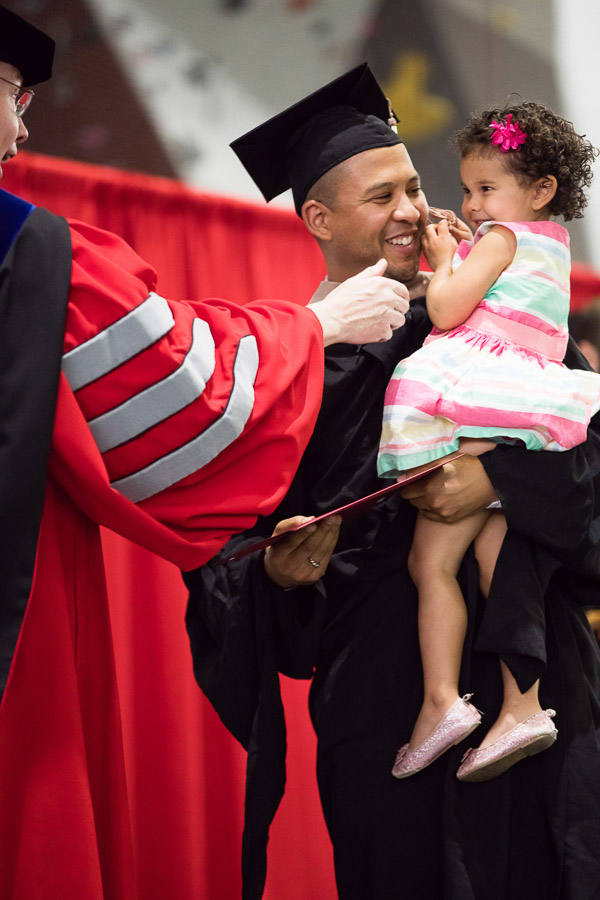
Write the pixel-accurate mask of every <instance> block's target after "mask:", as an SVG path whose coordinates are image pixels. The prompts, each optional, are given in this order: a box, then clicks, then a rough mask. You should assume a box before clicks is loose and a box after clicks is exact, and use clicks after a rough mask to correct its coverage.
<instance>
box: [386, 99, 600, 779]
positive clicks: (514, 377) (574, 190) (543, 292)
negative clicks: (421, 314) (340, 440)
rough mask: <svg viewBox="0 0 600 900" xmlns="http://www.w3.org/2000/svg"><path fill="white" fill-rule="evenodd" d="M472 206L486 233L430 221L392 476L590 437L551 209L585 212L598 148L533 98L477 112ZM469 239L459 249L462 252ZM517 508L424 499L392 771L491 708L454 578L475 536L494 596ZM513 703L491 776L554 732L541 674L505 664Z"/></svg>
mask: <svg viewBox="0 0 600 900" xmlns="http://www.w3.org/2000/svg"><path fill="white" fill-rule="evenodd" d="M456 144H457V147H458V150H459V154H460V157H461V167H460V171H461V180H462V187H463V191H464V201H463V205H462V213H463V217H464V218H465V219H466V220H467V221H468V223H469V224H470V225H471V227H472V228H473V229H474V231H475V236H474V239H473V241H471V242H466V241H462V242H461V243H460V245H458V247H457V243H456V241H455V240H454V238H453V237H452V236H451V234H450V229H449V226H448V223H447V222H446V221H441V222H440V223H439V224H438V225H437V226H433V225H430V226H428V227H427V233H426V235H425V238H424V249H425V253H426V255H427V259H428V261H429V263H430V265H431V268H432V269H433V272H434V274H433V276H432V278H431V282H430V284H429V287H428V290H427V309H428V312H429V316H430V318H431V320H432V322H433V324H434V328H433V331H432V333H431V335H430V336H429V337H428V339H427V341H426V342H425V345H424V346H423V347H422V348H421V349H420V350H418V351H417V352H416V353H413V354H412V356H410V357H408V359H405V360H403V361H402V362H400V363H399V365H398V366H397V368H396V370H395V372H394V375H393V377H392V379H391V381H390V384H389V386H388V390H387V393H386V398H385V408H384V418H383V434H382V439H381V447H380V454H379V461H378V471H379V475H380V476H382V477H391V476H394V477H396V476H398V475H399V474H400V473H402V472H404V471H405V470H407V469H413V470H414V469H417V468H418V467H420V466H423V465H424V464H427V463H428V462H431V461H432V460H435V459H439V458H442V457H444V456H445V455H447V454H450V453H452V452H454V451H456V450H458V449H460V450H461V451H463V452H466V453H470V454H473V455H479V454H481V453H484V452H485V451H487V450H490V449H492V448H493V447H494V446H495V444H496V443H497V442H514V441H522V442H523V443H524V444H525V446H526V447H527V448H529V449H531V450H565V449H568V448H570V447H573V446H575V445H576V444H579V443H581V442H583V441H585V440H586V432H587V426H588V423H589V420H590V417H591V415H593V414H594V413H595V412H596V411H597V410H598V409H599V408H600V376H598V375H596V374H595V373H592V372H587V371H583V370H576V371H572V370H570V369H568V368H566V367H565V366H564V365H563V363H562V359H563V357H564V353H565V349H566V345H567V340H568V333H567V316H568V312H569V275H570V257H569V236H568V233H567V231H566V230H565V229H564V228H563V227H562V226H561V225H558V224H557V223H555V222H553V221H551V217H552V216H555V215H562V216H563V217H564V219H565V220H567V221H568V220H570V219H572V218H573V217H578V218H580V217H581V215H582V213H581V210H582V209H583V207H584V206H585V205H586V202H587V201H586V197H585V195H584V193H583V188H584V186H588V185H589V184H590V182H591V177H592V176H591V163H592V161H593V159H594V157H595V155H596V154H597V151H596V150H595V149H594V148H593V147H592V146H591V144H590V143H589V142H588V141H586V140H585V139H584V138H583V137H582V136H580V135H578V134H576V133H575V131H574V130H573V127H572V125H571V124H570V123H569V122H567V121H565V120H564V119H562V118H560V117H559V116H557V115H555V114H554V113H552V112H551V111H550V110H548V109H546V108H544V107H542V106H539V105H537V104H535V103H523V104H520V105H516V106H509V107H506V108H504V109H501V110H500V109H494V110H490V111H487V112H483V113H482V114H481V115H476V116H473V117H471V119H470V120H469V121H468V123H467V125H466V126H465V128H463V129H462V130H461V131H460V132H458V134H457V135H456ZM455 251H456V252H455ZM505 532H506V522H505V519H504V516H503V515H502V513H501V512H499V511H497V510H493V511H490V510H484V511H481V512H478V513H476V514H474V515H472V516H470V517H467V518H466V519H463V520H462V521H460V522H456V523H453V524H448V523H446V522H438V521H433V520H432V519H430V518H427V512H420V513H419V516H418V519H417V523H416V528H415V535H414V541H413V546H412V550H411V554H410V558H409V569H410V573H411V576H412V578H413V581H414V582H415V585H416V586H417V589H418V592H419V641H420V647H421V657H422V661H423V676H424V701H423V705H422V707H421V711H420V713H419V716H418V718H417V721H416V724H415V726H414V729H413V732H412V735H411V738H410V741H409V743H408V744H406V745H404V746H403V747H402V748H401V749H400V750H399V751H398V755H397V758H396V763H395V765H394V768H393V770H392V772H393V774H394V775H395V776H396V777H397V778H406V777H407V776H409V775H412V774H414V773H416V772H419V771H420V770H421V769H423V768H425V766H427V765H429V764H430V763H431V762H433V761H434V760H435V759H437V758H438V757H439V756H441V754H442V753H444V752H445V751H446V750H447V749H448V748H449V747H451V746H452V745H453V744H457V743H459V741H461V740H462V739H463V738H465V737H466V736H467V735H468V734H470V733H471V731H473V729H474V728H476V727H477V725H478V724H479V722H480V721H481V716H480V714H479V712H478V711H477V710H476V709H475V708H474V707H473V706H472V705H471V704H470V703H468V702H467V701H468V699H469V697H470V695H467V696H466V697H464V698H460V697H459V694H458V678H459V670H460V661H461V654H462V645H463V641H464V637H465V631H466V610H465V605H464V601H463V597H462V594H461V592H460V588H459V586H458V583H457V581H456V576H457V573H458V568H459V565H460V562H461V560H462V557H463V555H464V553H465V552H466V550H467V548H468V547H469V545H470V544H471V543H472V542H473V541H475V553H476V557H477V561H478V564H479V570H480V582H481V588H482V592H483V593H484V595H485V596H487V593H488V591H489V587H490V584H491V580H492V576H493V572H494V566H495V562H496V559H497V557H498V553H499V551H500V547H501V545H502V541H503V539H504V535H505ZM500 664H501V667H502V677H503V685H504V702H503V707H502V710H501V712H500V716H499V718H498V719H497V721H496V722H495V723H494V725H493V726H492V728H491V729H490V731H489V732H488V734H487V735H486V737H485V740H484V741H483V743H482V745H481V746H480V748H479V749H477V750H472V751H470V752H469V754H468V755H467V757H466V758H465V759H464V761H463V763H462V765H461V766H460V768H459V770H458V772H457V775H458V778H459V779H460V780H462V781H483V780H487V779H489V778H493V777H494V776H496V775H498V774H500V773H501V772H504V771H505V770H506V769H508V768H509V767H510V766H511V765H512V764H513V763H515V762H517V760H519V759H521V758H523V757H524V756H526V755H531V754H533V753H538V752H540V751H541V750H544V749H546V748H547V747H549V746H550V745H551V744H552V743H553V741H554V740H555V739H556V734H557V730H556V728H555V727H554V724H553V722H552V716H553V715H554V711H553V710H546V711H543V710H542V709H541V707H540V704H539V700H538V685H539V682H536V683H535V684H534V685H533V686H532V687H531V688H530V689H529V690H528V691H526V692H525V693H523V694H521V692H520V691H519V689H518V687H517V684H516V682H515V680H514V678H513V676H512V675H511V673H510V671H509V670H508V668H507V667H506V665H505V664H504V663H503V662H501V663H500Z"/></svg>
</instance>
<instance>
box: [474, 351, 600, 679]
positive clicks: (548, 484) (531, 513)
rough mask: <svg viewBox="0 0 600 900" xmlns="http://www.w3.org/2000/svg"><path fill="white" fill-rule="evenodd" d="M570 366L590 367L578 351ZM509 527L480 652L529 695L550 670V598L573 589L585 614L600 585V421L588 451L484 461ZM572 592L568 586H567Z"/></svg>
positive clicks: (504, 452)
mask: <svg viewBox="0 0 600 900" xmlns="http://www.w3.org/2000/svg"><path fill="white" fill-rule="evenodd" d="M565 362H566V363H567V364H569V365H570V366H572V367H573V368H575V367H577V368H587V364H586V363H585V361H584V360H583V357H581V356H580V354H579V351H578V350H577V348H576V347H575V346H574V345H570V347H569V352H568V354H567V358H566V359H565ZM481 462H482V463H483V465H484V467H485V470H486V472H487V474H488V477H489V478H490V480H491V482H492V484H493V485H494V488H495V489H496V492H497V494H498V497H499V498H500V500H501V502H502V507H503V512H504V514H505V515H506V519H507V523H508V526H509V530H508V533H507V535H506V538H505V541H504V544H503V546H502V549H501V552H500V555H499V557H498V561H497V564H496V568H495V572H494V578H493V581H492V586H491V589H490V595H489V597H488V601H487V603H486V606H485V612H484V615H483V618H482V621H481V627H480V630H479V633H478V637H477V642H476V649H477V650H479V651H482V652H488V653H494V654H498V655H499V656H501V657H502V659H504V661H505V662H506V664H507V665H508V667H509V668H510V670H511V672H512V674H513V675H514V677H515V678H516V680H517V683H518V684H519V687H520V688H521V690H526V689H527V688H528V687H530V686H531V685H532V684H533V682H534V681H535V680H536V679H538V678H540V677H541V676H542V675H543V674H544V673H545V671H546V663H547V655H546V640H547V634H546V615H545V610H546V598H547V596H548V594H549V592H550V587H551V585H552V584H553V582H556V581H557V580H561V582H563V584H566V583H567V582H568V584H569V592H568V595H569V598H570V601H571V602H574V603H576V604H577V605H579V606H581V607H582V608H583V607H585V606H589V605H591V604H592V603H594V602H595V601H594V597H597V593H598V588H599V582H600V546H599V540H598V539H599V537H600V504H599V502H598V500H599V497H600V415H596V416H595V417H594V419H592V421H591V423H590V427H589V429H588V439H587V441H586V442H585V443H584V444H580V445H579V446H577V447H574V448H573V449H572V450H567V451H565V452H560V453H558V452H557V453H553V452H534V451H528V450H525V449H523V448H522V447H518V446H509V445H500V446H498V447H497V448H496V449H495V450H493V451H492V452H490V453H487V454H484V455H483V456H482V457H481ZM563 593H564V586H563Z"/></svg>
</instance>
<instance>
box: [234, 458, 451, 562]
mask: <svg viewBox="0 0 600 900" xmlns="http://www.w3.org/2000/svg"><path fill="white" fill-rule="evenodd" d="M464 455H465V454H464V453H454V454H453V455H452V456H445V457H444V458H443V459H441V460H437V461H436V462H433V463H432V464H431V465H430V466H428V467H427V468H426V469H422V471H420V472H417V473H416V474H413V475H404V476H403V477H400V478H399V479H398V481H395V482H394V484H390V485H388V487H384V488H382V489H381V490H380V491H375V493H374V494H368V495H367V496H366V497H361V498H360V499H359V500H353V501H352V503H346V505H345V506H339V507H338V508H337V509H332V510H331V511H330V512H327V513H323V515H321V516H317V517H316V518H314V519H308V520H307V521H306V522H303V523H302V525H297V526H296V528H290V530H289V531H283V532H281V534H276V535H271V537H268V538H264V539H263V540H261V541H256V543H254V544H248V546H247V547H242V549H241V550H238V551H237V552H236V553H232V554H231V556H228V557H226V558H224V559H222V560H221V561H220V565H227V563H229V562H233V561H234V560H236V559H242V557H244V556H248V554H250V553H256V552H257V551H258V550H264V549H265V548H266V547H272V546H273V544H278V543H279V541H282V540H283V539H284V538H285V537H287V536H288V535H289V534H293V533H294V532H296V531H302V530H303V529H304V528H306V527H307V526H308V525H316V524H318V523H319V522H322V521H323V519H327V518H329V516H333V515H336V516H342V518H345V517H346V516H351V515H355V514H356V513H360V512H362V510H364V509H368V508H369V507H371V506H375V505H376V504H377V503H381V502H382V500H385V498H386V497H388V496H389V495H390V494H393V493H394V492H395V491H399V490H401V489H402V488H403V487H406V485H407V484H412V482H413V481H418V480H419V478H426V477H427V476H428V475H431V473H432V472H435V470H436V469H440V468H441V467H442V466H445V465H446V463H449V462H454V460H455V459H460V457H461V456H464Z"/></svg>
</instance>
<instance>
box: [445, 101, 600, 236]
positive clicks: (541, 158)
mask: <svg viewBox="0 0 600 900" xmlns="http://www.w3.org/2000/svg"><path fill="white" fill-rule="evenodd" d="M509 113H512V121H513V124H515V123H518V124H519V127H520V128H521V129H522V131H524V132H525V133H526V134H527V139H526V140H525V143H523V144H522V145H521V146H520V147H519V148H518V150H509V151H507V152H506V153H503V152H502V151H501V150H500V149H499V148H498V147H496V145H494V144H492V140H491V139H492V137H493V135H494V131H493V129H492V128H491V127H490V126H491V124H492V121H493V120H495V121H497V122H498V121H502V122H504V123H505V122H506V117H507V116H508V115H509ZM453 144H454V146H455V147H456V148H457V149H458V152H459V154H460V157H461V159H464V157H465V156H468V155H469V154H470V153H472V152H473V151H474V150H475V149H478V150H484V151H485V152H489V154H490V156H491V155H493V154H494V153H500V154H501V155H502V157H503V160H504V162H505V164H506V166H507V168H508V170H509V171H510V172H513V173H514V174H515V175H516V176H517V177H518V178H519V179H522V180H523V181H525V182H526V183H531V182H532V181H537V180H538V178H543V177H544V176H545V175H554V177H555V178H556V181H557V184H558V186H557V189H556V194H555V195H554V197H553V198H552V201H551V203H550V204H549V208H550V212H551V213H552V214H553V215H562V216H563V217H564V219H565V221H566V222H568V221H569V220H570V219H573V218H575V219H581V218H582V216H583V212H582V210H583V209H584V208H585V206H587V202H588V198H587V196H586V194H585V193H584V190H583V189H584V187H589V186H590V184H591V182H592V163H593V161H594V159H595V157H596V156H597V155H598V150H597V149H596V148H595V147H594V146H592V144H590V142H589V141H588V140H586V138H585V135H581V134H577V133H576V132H575V129H574V128H573V125H572V124H571V122H568V121H567V120H566V119H563V118H562V117H561V116H557V115H556V113H553V112H552V110H550V109H548V108H547V107H545V106H541V105H540V104H538V103H532V102H525V103H517V104H510V105H508V104H507V105H506V106H504V107H503V108H502V109H488V110H485V111H484V112H482V113H474V114H473V115H472V116H471V117H470V118H469V119H468V121H467V124H466V125H465V127H464V128H461V130H460V131H457V132H456V134H455V135H454V138H453Z"/></svg>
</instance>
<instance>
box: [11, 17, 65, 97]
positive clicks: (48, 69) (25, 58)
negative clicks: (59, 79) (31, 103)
mask: <svg viewBox="0 0 600 900" xmlns="http://www.w3.org/2000/svg"><path fill="white" fill-rule="evenodd" d="M53 59H54V41H53V40H52V38H49V37H48V35H47V34H44V32H43V31H40V30H39V28H35V27H34V26H33V25H30V24H29V22H26V21H25V19H22V18H21V17H20V16H17V15H16V13H13V12H10V10H8V9H6V7H4V6H0V61H2V62H5V63H10V65H11V66H14V67H15V69H18V70H19V72H20V73H21V77H22V79H23V84H24V85H25V86H26V87H29V86H30V85H32V84H39V83H40V81H47V80H48V79H49V78H50V77H51V76H52V61H53Z"/></svg>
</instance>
